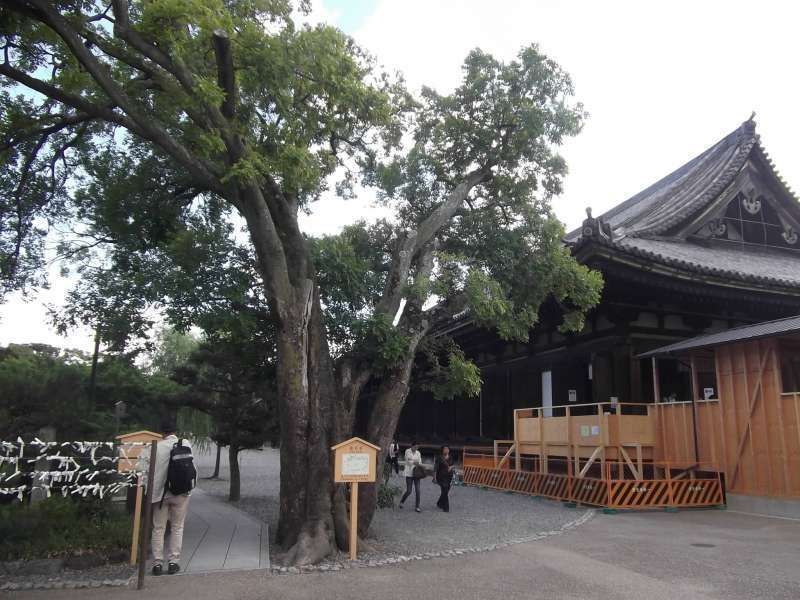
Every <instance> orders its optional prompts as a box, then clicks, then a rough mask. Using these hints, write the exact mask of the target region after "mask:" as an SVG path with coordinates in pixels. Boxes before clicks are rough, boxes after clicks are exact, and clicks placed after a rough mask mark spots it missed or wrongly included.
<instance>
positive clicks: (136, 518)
mask: <svg viewBox="0 0 800 600" xmlns="http://www.w3.org/2000/svg"><path fill="white" fill-rule="evenodd" d="M141 525H142V476H141V475H138V476H137V477H136V504H134V508H133V536H132V539H131V566H134V565H136V559H137V558H138V557H139V529H140V528H141Z"/></svg>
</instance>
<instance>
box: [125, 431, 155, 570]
mask: <svg viewBox="0 0 800 600" xmlns="http://www.w3.org/2000/svg"><path fill="white" fill-rule="evenodd" d="M162 437H163V436H162V435H161V434H160V433H153V432H152V431H134V432H132V433H125V434H123V435H118V436H117V439H118V440H119V443H120V448H119V451H120V459H119V461H118V462H117V470H118V471H119V472H120V473H125V472H128V471H135V470H136V467H137V465H138V464H139V457H140V456H141V453H142V452H143V451H145V452H147V451H149V448H147V447H146V446H144V445H142V444H143V443H147V442H154V441H155V442H158V441H159V440H161V439H162ZM141 516H142V477H141V475H140V476H139V480H138V481H137V485H136V501H135V505H134V509H133V534H132V539H131V561H130V562H131V565H135V564H136V561H137V559H138V558H139V557H138V554H137V553H138V550H139V529H140V519H141Z"/></svg>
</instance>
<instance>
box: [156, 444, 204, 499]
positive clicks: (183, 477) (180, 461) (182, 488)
mask: <svg viewBox="0 0 800 600" xmlns="http://www.w3.org/2000/svg"><path fill="white" fill-rule="evenodd" d="M196 481H197V469H195V468H194V457H193V456H192V449H191V448H189V446H184V445H183V440H178V443H177V444H174V445H173V446H172V450H170V452H169V466H168V467H167V481H166V482H165V483H164V495H166V493H167V492H168V491H169V493H170V494H172V495H173V496H180V495H182V494H188V493H189V492H191V491H192V488H194V486H195V483H196ZM161 501H162V502H163V501H164V496H163V495H162V496H161Z"/></svg>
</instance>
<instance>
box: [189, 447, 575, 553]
mask: <svg viewBox="0 0 800 600" xmlns="http://www.w3.org/2000/svg"><path fill="white" fill-rule="evenodd" d="M196 464H197V465H198V471H199V475H200V477H201V479H200V483H199V486H200V487H201V488H202V489H204V490H205V491H207V492H208V493H210V494H212V495H215V496H219V497H221V498H222V499H227V494H228V461H227V453H226V452H225V451H224V449H223V453H222V461H221V467H220V477H221V478H222V479H221V480H217V481H213V480H206V479H202V478H203V477H207V476H209V475H211V473H212V472H213V468H214V453H213V451H212V452H210V453H206V454H203V453H199V452H197V453H196ZM240 464H241V479H242V499H241V501H240V502H239V504H238V506H239V508H241V509H242V510H244V511H245V512H247V513H249V514H251V515H253V516H255V517H257V518H259V519H262V520H264V521H266V522H267V523H268V524H269V527H270V533H271V535H272V534H273V533H274V532H275V530H276V525H277V520H278V492H279V485H280V481H279V472H280V455H279V451H278V450H276V449H269V448H268V449H264V450H260V451H254V450H250V451H245V452H242V453H241V454H240ZM401 474H402V471H401ZM391 483H392V484H393V485H395V486H397V487H398V488H401V489H402V490H403V491H405V479H404V478H403V477H402V476H400V477H398V476H393V477H392V479H391ZM420 489H421V496H422V500H421V508H422V512H421V513H416V512H415V511H414V494H413V491H412V494H411V496H410V497H409V499H408V501H407V502H406V504H405V507H404V508H403V509H399V508H394V509H383V510H378V511H377V513H376V515H375V519H374V521H373V524H372V527H371V530H370V538H369V540H368V541H369V543H370V544H371V545H372V547H373V552H370V553H369V555H370V556H369V558H376V559H377V558H381V557H387V556H410V555H422V554H429V553H439V552H443V551H450V550H455V549H473V550H474V549H485V548H489V547H493V546H496V545H505V544H508V543H515V542H520V541H526V540H530V539H539V538H541V537H543V534H548V535H552V534H554V533H555V532H558V531H560V530H561V529H562V528H564V527H570V526H571V524H573V523H574V522H576V520H581V522H582V520H583V519H582V516H583V515H584V514H585V512H586V511H585V509H580V508H579V509H574V508H572V509H570V508H566V507H564V506H562V505H561V503H559V502H553V501H548V500H541V499H537V498H532V497H530V496H525V495H522V494H512V493H504V492H497V491H493V490H484V489H480V488H476V487H471V486H453V488H452V489H451V491H450V512H449V513H443V512H442V511H440V510H438V509H437V508H436V500H437V499H438V497H439V487H438V486H436V485H434V484H433V483H432V481H431V479H430V478H427V479H425V480H423V481H422V482H421V488H420ZM398 501H399V497H398ZM545 537H546V536H545Z"/></svg>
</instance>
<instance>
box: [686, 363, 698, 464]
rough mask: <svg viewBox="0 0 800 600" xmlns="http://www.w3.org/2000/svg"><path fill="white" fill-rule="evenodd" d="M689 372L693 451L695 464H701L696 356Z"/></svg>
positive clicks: (690, 364)
mask: <svg viewBox="0 0 800 600" xmlns="http://www.w3.org/2000/svg"><path fill="white" fill-rule="evenodd" d="M689 370H690V371H691V376H692V397H691V400H692V450H694V460H695V462H700V456H699V455H700V448H699V445H700V443H699V440H698V437H699V436H698V435H697V389H698V384H697V361H696V360H695V355H694V354H692V356H691V358H690V359H689Z"/></svg>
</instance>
